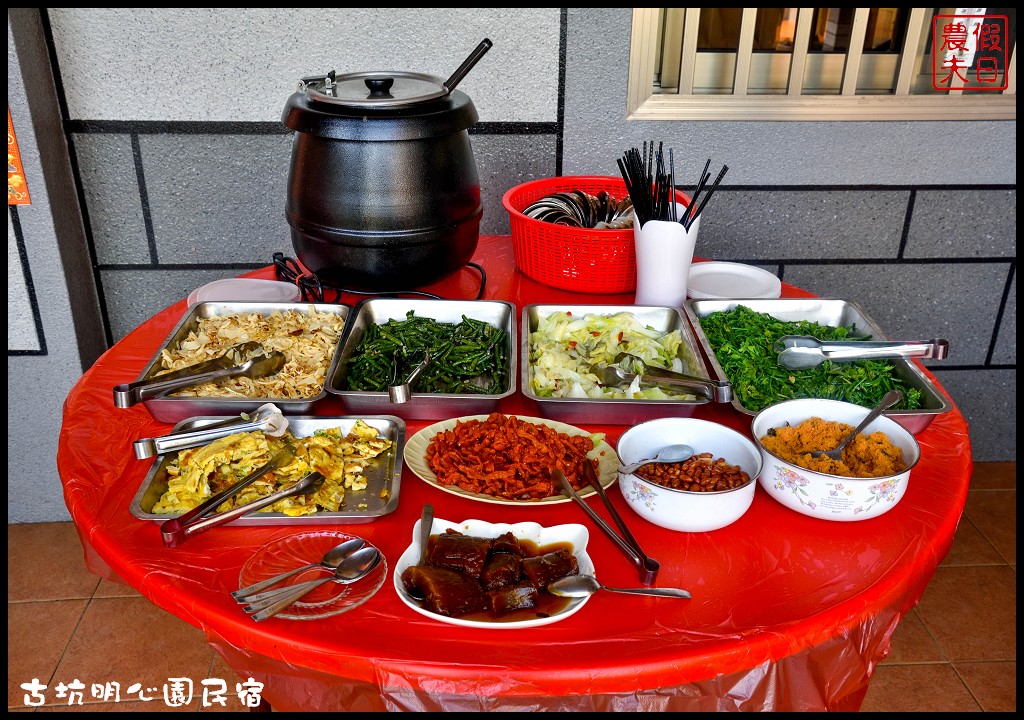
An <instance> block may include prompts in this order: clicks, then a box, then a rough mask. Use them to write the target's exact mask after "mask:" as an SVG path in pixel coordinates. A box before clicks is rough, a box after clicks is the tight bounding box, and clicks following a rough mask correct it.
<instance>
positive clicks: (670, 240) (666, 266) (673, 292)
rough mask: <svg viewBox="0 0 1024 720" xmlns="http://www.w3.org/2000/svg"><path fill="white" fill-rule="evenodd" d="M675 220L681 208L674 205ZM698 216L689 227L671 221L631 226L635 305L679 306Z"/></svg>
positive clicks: (683, 296) (691, 257)
mask: <svg viewBox="0 0 1024 720" xmlns="http://www.w3.org/2000/svg"><path fill="white" fill-rule="evenodd" d="M678 211H679V217H682V216H683V213H684V212H685V207H684V206H683V205H679V206H678ZM700 220H701V219H700V216H699V215H698V216H697V218H696V220H694V221H693V223H692V224H691V225H690V229H689V231H687V230H686V228H684V227H683V225H682V223H679V222H675V221H672V220H648V221H647V222H645V223H644V224H643V226H639V225H635V224H634V225H633V241H634V243H635V245H636V299H635V300H634V303H635V304H636V305H659V306H669V307H682V306H683V303H685V302H686V283H687V280H688V278H689V276H690V264H691V263H692V262H693V250H694V247H695V246H696V244H697V231H698V230H699V229H700Z"/></svg>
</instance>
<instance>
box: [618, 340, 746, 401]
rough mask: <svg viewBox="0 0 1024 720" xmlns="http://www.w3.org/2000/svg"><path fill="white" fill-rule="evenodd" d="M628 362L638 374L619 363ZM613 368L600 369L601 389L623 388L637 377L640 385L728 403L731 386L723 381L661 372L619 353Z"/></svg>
mask: <svg viewBox="0 0 1024 720" xmlns="http://www.w3.org/2000/svg"><path fill="white" fill-rule="evenodd" d="M624 360H628V361H629V363H630V367H631V368H633V369H639V371H640V372H639V373H636V372H628V371H626V370H624V369H623V368H622V367H620V365H619V363H621V362H623V361H624ZM612 362H613V363H614V364H613V365H606V366H605V367H604V368H602V369H601V384H602V385H605V386H615V385H625V384H628V383H631V382H633V379H634V378H636V377H637V375H639V377H640V382H641V383H644V384H647V385H657V386H659V387H668V388H683V389H686V390H690V391H692V392H693V393H694V394H696V395H700V396H701V397H705V398H707V399H708V400H711V401H712V402H721V403H727V402H732V385H731V384H730V383H729V382H728V381H727V380H708V379H706V378H701V377H696V376H694V375H685V374H683V373H677V372H672V371H671V370H666V369H664V368H659V367H653V366H650V365H648V364H647V363H645V362H644V360H643V358H640V357H637V356H636V355H631V354H629V353H626V352H621V353H619V354H618V355H616V356H615V358H614V359H613V361H612Z"/></svg>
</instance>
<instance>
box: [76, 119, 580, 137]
mask: <svg viewBox="0 0 1024 720" xmlns="http://www.w3.org/2000/svg"><path fill="white" fill-rule="evenodd" d="M559 127H560V125H559V123H553V122H478V123H477V124H476V125H474V126H473V127H471V128H470V129H469V133H470V134H471V135H557V134H558V133H559ZM64 130H65V131H66V132H67V133H80V134H82V135H128V134H134V135H288V134H289V133H291V132H292V131H291V130H289V129H288V128H286V127H285V126H284V125H283V124H281V123H279V122H238V121H234V120H224V121H221V120H213V121H206V120H68V121H66V122H65V123H64Z"/></svg>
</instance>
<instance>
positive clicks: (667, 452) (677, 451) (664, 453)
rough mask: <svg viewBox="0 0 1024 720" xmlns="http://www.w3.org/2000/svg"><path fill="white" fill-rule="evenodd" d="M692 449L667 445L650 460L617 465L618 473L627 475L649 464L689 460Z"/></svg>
mask: <svg viewBox="0 0 1024 720" xmlns="http://www.w3.org/2000/svg"><path fill="white" fill-rule="evenodd" d="M693 453H694V449H693V448H692V447H690V446H689V445H669V446H668V447H664V448H662V449H661V450H659V451H658V453H657V454H656V455H655V456H654V457H652V458H645V459H643V460H639V461H637V462H635V463H630V464H629V465H619V472H620V473H622V474H623V475H629V474H631V473H632V472H634V471H635V470H636V469H637V468H639V467H641V466H643V465H647V464H649V463H674V462H682V461H683V460H689V459H690V458H692V457H693Z"/></svg>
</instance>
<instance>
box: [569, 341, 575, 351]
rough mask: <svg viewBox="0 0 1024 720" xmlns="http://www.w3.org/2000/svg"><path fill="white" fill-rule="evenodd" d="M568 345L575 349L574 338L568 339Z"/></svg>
mask: <svg viewBox="0 0 1024 720" xmlns="http://www.w3.org/2000/svg"><path fill="white" fill-rule="evenodd" d="M569 347H571V348H572V349H573V350H575V349H576V341H575V340H570V341H569Z"/></svg>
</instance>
